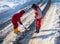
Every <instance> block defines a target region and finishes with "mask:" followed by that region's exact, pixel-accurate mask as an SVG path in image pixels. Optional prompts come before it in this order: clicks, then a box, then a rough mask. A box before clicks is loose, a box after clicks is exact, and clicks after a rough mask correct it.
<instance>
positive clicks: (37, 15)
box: [34, 6, 42, 28]
mask: <svg viewBox="0 0 60 44" xmlns="http://www.w3.org/2000/svg"><path fill="white" fill-rule="evenodd" d="M37 9H39V11H38V10H35V9H34V13H35V18H36V22H35V25H36V27H38V28H40V27H41V19H42V11H41V9H40V8H39V6H37Z"/></svg>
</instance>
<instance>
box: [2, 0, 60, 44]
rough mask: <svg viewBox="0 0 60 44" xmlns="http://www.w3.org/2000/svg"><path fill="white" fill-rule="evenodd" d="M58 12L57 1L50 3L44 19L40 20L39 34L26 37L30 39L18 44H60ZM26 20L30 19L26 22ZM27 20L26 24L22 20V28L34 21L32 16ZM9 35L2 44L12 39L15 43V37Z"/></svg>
mask: <svg viewBox="0 0 60 44" xmlns="http://www.w3.org/2000/svg"><path fill="white" fill-rule="evenodd" d="M52 1H55V0H52ZM56 1H57V0H56ZM59 12H60V3H58V1H57V3H51V6H50V8H49V10H48V11H47V13H46V15H45V17H44V18H43V20H42V26H41V29H40V33H38V34H37V33H34V34H33V35H32V36H30V35H28V36H30V39H29V37H28V36H27V37H26V38H25V39H26V40H25V39H23V40H22V41H20V42H21V43H23V44H25V43H27V44H60V23H58V22H60V13H59ZM28 14H29V13H28ZM30 15H31V14H30ZM24 17H26V16H24ZM24 17H22V19H24ZM28 18H32V19H29V20H28ZM28 18H27V20H26V22H28V23H27V24H26V22H24V20H23V22H24V26H26V27H28V26H29V25H30V24H31V23H32V22H31V20H34V19H33V18H34V16H33V15H31V16H30V17H28ZM20 26H21V25H20ZM22 28H23V27H22ZM22 28H21V29H22ZM19 30H20V27H19ZM11 35H12V36H11ZM11 35H8V36H7V37H6V38H5V39H4V40H5V41H3V44H5V42H6V43H7V41H9V40H11V41H12V39H13V41H15V37H16V35H15V34H13V33H12V32H11ZM9 36H11V38H10V39H9ZM13 36H14V37H13ZM27 40H28V42H27ZM9 43H10V42H9ZM11 44H12V43H11Z"/></svg>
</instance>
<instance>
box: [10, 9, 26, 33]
mask: <svg viewBox="0 0 60 44" xmlns="http://www.w3.org/2000/svg"><path fill="white" fill-rule="evenodd" d="M24 13H25V11H24V10H21V11H20V12H18V13H15V14H14V15H13V16H12V19H11V20H12V24H13V27H14V33H17V32H18V22H19V23H20V24H21V25H22V22H21V17H22V16H23V14H24Z"/></svg>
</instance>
